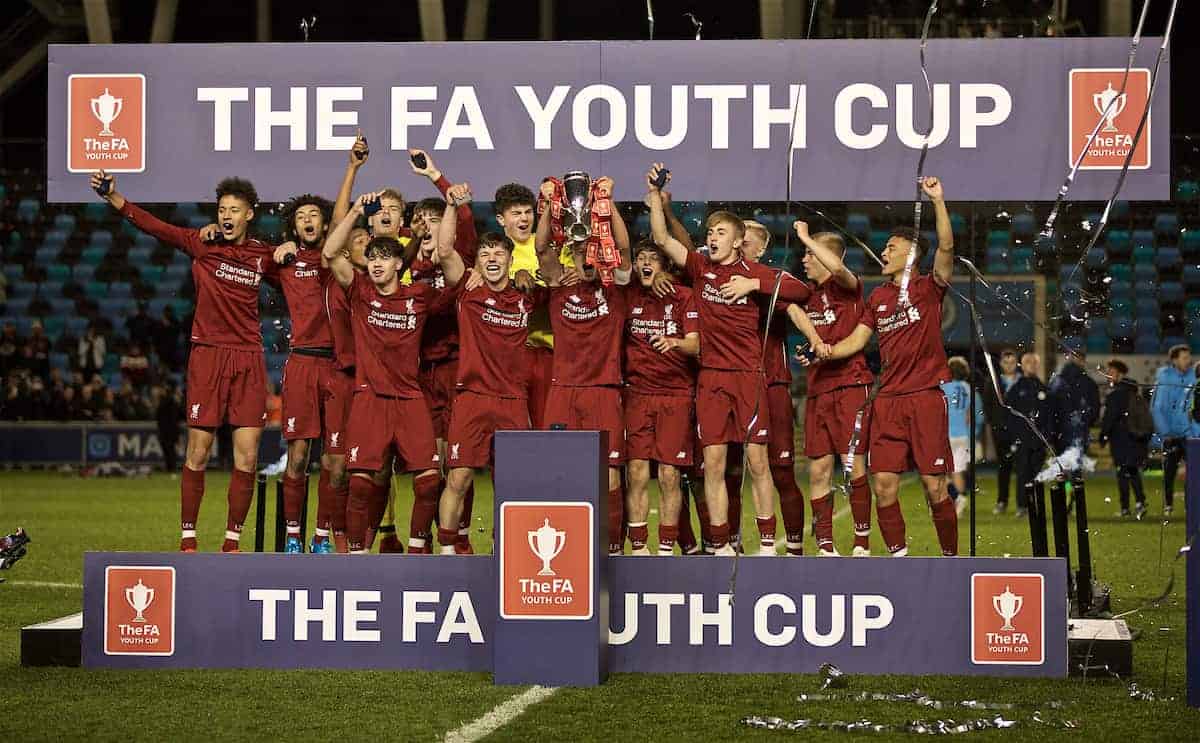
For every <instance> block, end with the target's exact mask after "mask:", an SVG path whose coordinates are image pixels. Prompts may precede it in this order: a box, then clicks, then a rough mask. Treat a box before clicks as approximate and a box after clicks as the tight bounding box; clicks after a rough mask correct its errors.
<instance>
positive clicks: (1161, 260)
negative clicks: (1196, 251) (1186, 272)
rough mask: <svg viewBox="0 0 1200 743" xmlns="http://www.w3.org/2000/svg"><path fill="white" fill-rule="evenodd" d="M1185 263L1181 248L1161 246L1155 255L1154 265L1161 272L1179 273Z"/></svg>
mask: <svg viewBox="0 0 1200 743" xmlns="http://www.w3.org/2000/svg"><path fill="white" fill-rule="evenodd" d="M1182 264H1183V253H1181V252H1180V251H1179V248H1171V247H1165V246H1164V247H1160V248H1159V249H1158V251H1157V252H1156V253H1155V255H1154V265H1155V266H1157V267H1158V270H1159V271H1160V272H1168V273H1178V272H1179V269H1180V266H1181V265H1182Z"/></svg>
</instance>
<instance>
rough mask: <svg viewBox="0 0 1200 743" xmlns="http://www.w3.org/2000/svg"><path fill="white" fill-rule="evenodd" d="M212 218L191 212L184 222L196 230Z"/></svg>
mask: <svg viewBox="0 0 1200 743" xmlns="http://www.w3.org/2000/svg"><path fill="white" fill-rule="evenodd" d="M213 221H214V220H213V218H212V217H209V216H207V215H204V214H193V215H192V216H190V217H188V218H187V219H186V220H185V224H186V225H187V226H188V227H190V228H192V229H193V230H198V229H200V228H201V227H204V226H205V225H209V224H212V223H213Z"/></svg>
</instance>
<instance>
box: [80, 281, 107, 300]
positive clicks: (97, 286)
mask: <svg viewBox="0 0 1200 743" xmlns="http://www.w3.org/2000/svg"><path fill="white" fill-rule="evenodd" d="M83 293H84V296H86V297H87V298H88V299H103V298H104V297H106V296H108V284H106V283H104V282H103V281H95V280H92V281H89V282H87V283H86V284H84V285H83Z"/></svg>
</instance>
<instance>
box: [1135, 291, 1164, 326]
mask: <svg viewBox="0 0 1200 743" xmlns="http://www.w3.org/2000/svg"><path fill="white" fill-rule="evenodd" d="M1134 312H1135V314H1136V315H1137V319H1138V323H1139V324H1140V323H1141V322H1142V320H1148V319H1150V318H1154V321H1155V322H1156V323H1157V322H1158V298H1157V297H1138V298H1137V299H1136V300H1135V304H1134Z"/></svg>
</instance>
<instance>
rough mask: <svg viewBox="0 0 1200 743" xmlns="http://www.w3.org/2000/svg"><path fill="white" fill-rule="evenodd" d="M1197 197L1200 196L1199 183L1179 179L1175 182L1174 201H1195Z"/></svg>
mask: <svg viewBox="0 0 1200 743" xmlns="http://www.w3.org/2000/svg"><path fill="white" fill-rule="evenodd" d="M1197 198H1200V183H1197V182H1196V181H1179V182H1178V183H1176V184H1175V200H1176V201H1195V200H1196V199H1197Z"/></svg>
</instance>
